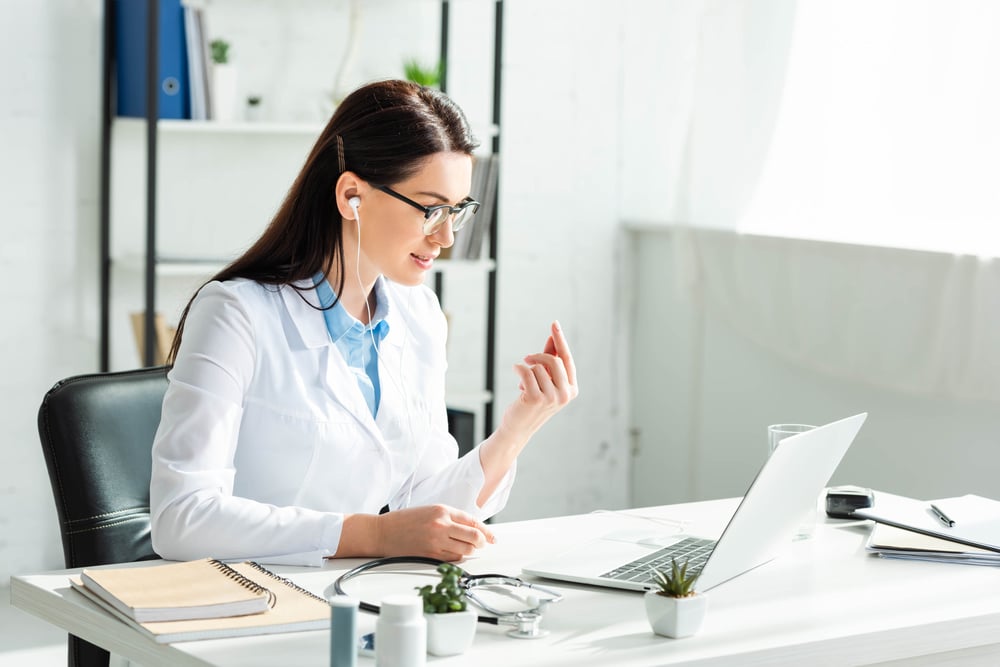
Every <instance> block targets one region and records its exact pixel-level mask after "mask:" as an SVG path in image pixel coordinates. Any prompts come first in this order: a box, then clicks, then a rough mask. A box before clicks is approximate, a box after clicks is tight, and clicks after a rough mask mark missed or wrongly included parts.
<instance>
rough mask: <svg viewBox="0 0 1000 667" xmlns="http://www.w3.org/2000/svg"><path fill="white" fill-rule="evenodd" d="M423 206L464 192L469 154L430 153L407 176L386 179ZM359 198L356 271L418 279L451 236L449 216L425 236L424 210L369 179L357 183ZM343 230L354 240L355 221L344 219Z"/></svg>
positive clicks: (407, 281)
mask: <svg viewBox="0 0 1000 667" xmlns="http://www.w3.org/2000/svg"><path fill="white" fill-rule="evenodd" d="M388 185H390V186H391V188H392V189H393V190H394V191H396V192H398V193H399V194H401V195H403V196H405V197H408V198H410V199H412V200H413V201H415V202H417V203H418V204H421V205H423V206H436V205H439V204H449V205H452V206H454V205H456V204H459V203H461V202H462V201H463V200H465V198H466V197H468V196H469V188H470V187H471V185H472V158H471V157H470V156H468V155H466V154H465V153H435V154H434V155H432V156H431V157H429V158H428V159H427V160H426V161H425V162H424V164H423V165H422V166H421V168H420V169H419V170H418V171H417V172H416V173H415V174H414V175H413V176H411V177H410V178H407V179H406V180H403V181H400V182H398V183H392V184H388ZM358 196H359V197H360V199H361V204H360V206H359V207H358V217H359V218H360V220H361V223H360V228H361V257H360V260H361V265H360V269H361V274H362V276H363V278H364V280H365V281H366V282H367V281H368V280H372V281H374V279H375V276H377V275H378V274H382V275H384V276H385V277H386V278H388V279H389V280H392V281H393V282H397V283H401V284H403V285H419V284H420V283H422V282H423V280H424V276H425V274H426V272H427V271H429V270H430V269H431V267H432V266H433V263H434V258H436V257H437V256H438V255H439V254H440V253H441V249H442V248H448V247H451V245H452V243H454V242H455V235H454V233H453V232H452V229H451V224H450V222H449V223H447V224H443V225H441V226H440V228H439V229H438V230H437V231H436V232H434V233H433V234H431V235H430V236H427V235H425V234H424V231H423V224H424V214H423V213H422V212H421V211H419V210H418V209H416V208H414V207H413V206H411V205H409V204H407V203H406V202H404V201H401V200H399V199H397V198H395V197H393V196H392V195H389V194H386V193H385V192H382V191H380V190H378V189H376V188H374V187H371V185H370V184H363V185H360V186H359V190H358ZM344 233H345V235H351V236H354V237H355V239H354V241H355V242H357V238H356V236H357V225H356V224H352V223H351V222H345V226H344Z"/></svg>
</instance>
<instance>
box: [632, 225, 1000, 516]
mask: <svg viewBox="0 0 1000 667" xmlns="http://www.w3.org/2000/svg"><path fill="white" fill-rule="evenodd" d="M708 237H710V238H703V239H702V242H703V244H704V246H706V247H705V249H704V250H705V252H712V251H715V250H718V249H720V248H724V249H725V251H726V253H727V254H726V256H727V257H736V256H737V253H736V252H735V251H734V248H739V249H740V250H741V251H742V252H745V253H757V254H760V253H762V252H769V251H771V250H777V251H778V252H780V253H781V254H782V255H783V256H784V257H788V258H793V261H794V258H796V257H801V256H803V255H806V256H808V257H809V258H810V261H811V263H812V265H813V267H814V269H815V271H812V272H810V271H806V272H801V273H797V274H796V278H797V280H798V281H800V282H801V283H803V284H800V285H798V286H797V288H798V289H801V290H802V291H804V292H805V293H813V294H818V295H823V294H828V293H830V292H831V291H836V290H831V289H830V285H831V284H835V285H841V286H844V287H842V288H837V289H845V290H848V291H850V290H853V289H855V288H857V289H859V290H860V291H859V292H858V293H857V294H856V296H855V299H854V301H855V305H856V306H859V308H855V309H850V310H851V312H846V311H845V310H842V309H839V308H836V307H833V306H831V307H830V309H829V310H828V312H827V314H826V319H824V320H821V322H823V323H825V325H826V326H827V327H828V328H829V330H830V332H831V333H832V334H834V335H835V336H838V337H845V336H846V337H850V338H851V339H852V340H851V342H852V343H853V344H855V345H862V346H866V347H868V349H882V350H885V356H889V355H891V354H893V353H894V351H895V350H896V349H898V348H900V347H903V348H904V349H906V348H908V347H909V345H910V344H911V343H912V340H911V339H910V338H908V337H907V336H905V335H903V336H899V335H897V333H896V332H895V331H894V330H893V329H892V327H890V326H880V327H869V328H868V329H867V331H863V332H862V334H861V335H860V337H859V338H857V339H856V340H855V339H854V335H855V334H856V333H857V332H856V331H852V328H851V322H850V321H849V320H851V319H854V317H853V316H856V314H857V313H858V312H863V311H864V305H865V304H866V303H870V302H871V301H878V302H883V303H884V304H886V305H885V307H886V308H888V309H890V314H889V317H888V319H890V320H892V319H896V318H898V319H899V320H900V321H902V322H910V321H911V320H910V317H909V315H910V313H911V312H912V311H913V310H914V309H915V308H919V305H918V306H915V305H914V304H919V303H920V302H921V301H922V300H923V298H924V297H925V296H926V297H929V298H927V301H928V302H933V301H935V299H934V298H933V296H931V295H928V294H926V293H924V292H920V291H916V290H914V289H913V287H911V286H909V285H908V284H907V283H908V282H913V281H906V280H892V279H887V277H899V276H907V275H908V274H910V273H911V270H912V269H914V268H916V269H918V270H919V267H921V266H923V267H925V270H926V271H927V272H931V271H934V270H936V268H937V267H938V266H940V265H941V263H942V260H944V261H947V260H948V259H949V258H948V257H946V256H935V254H933V253H918V252H915V251H899V250H890V249H878V248H862V247H851V246H843V245H838V244H832V243H825V244H824V243H815V242H804V241H797V240H794V239H758V240H755V239H754V238H752V237H751V238H746V237H744V238H742V239H740V238H738V237H737V236H736V235H733V234H730V233H727V232H709V233H708ZM630 247H631V252H630V254H629V256H630V257H631V258H632V260H633V279H634V291H633V294H634V297H635V303H636V304H642V305H641V307H640V306H638V305H637V307H636V308H635V318H634V320H633V323H634V327H635V328H634V330H633V332H632V341H633V349H634V350H635V354H634V355H633V357H632V359H631V362H630V370H631V378H632V380H631V383H632V393H633V396H634V401H633V404H632V405H633V413H632V420H633V421H632V424H633V426H634V428H635V429H636V432H637V436H636V438H635V445H636V447H637V451H638V455H637V457H636V459H635V465H634V486H633V495H632V501H633V502H634V503H635V504H637V505H651V504H662V503H669V502H676V501H683V500H692V499H706V498H720V497H729V496H733V495H739V494H741V493H742V492H743V491H744V490H745V489H746V486H747V485H748V483H749V481H750V480H751V479H752V478H753V476H754V475H755V473H756V471H757V469H758V468H759V467H760V465H761V464H762V463H763V461H764V458H765V451H766V450H765V447H766V445H765V442H766V431H765V429H766V426H767V425H768V424H773V423H782V422H799V423H809V424H823V423H826V422H829V421H833V420H835V419H839V418H842V417H847V416H850V415H853V414H857V413H859V412H868V413H869V416H868V419H867V421H866V423H865V425H864V426H863V427H862V429H861V432H860V433H859V435H858V437H857V439H856V440H855V442H854V444H853V445H852V447H851V449H850V450H849V451H848V453H847V455H846V456H845V458H844V460H843V462H842V463H841V465H840V467H839V468H838V469H837V472H836V473H835V474H834V477H833V483H836V484H860V485H863V486H869V487H871V488H874V489H881V490H883V491H888V492H892V493H898V494H903V495H910V496H913V497H920V498H939V497H946V496H952V495H962V494H965V493H977V494H980V495H984V496H988V497H996V496H997V495H998V484H997V481H996V480H997V461H998V449H1000V414H998V412H997V409H996V401H995V400H987V399H985V398H983V397H975V396H969V395H963V393H962V392H960V391H956V390H954V389H949V387H948V385H947V383H944V384H941V385H937V386H938V387H943V389H941V388H930V387H925V386H920V385H919V384H918V383H915V382H914V383H909V384H908V385H907V384H900V382H899V380H900V377H901V374H900V373H896V374H882V373H880V372H879V371H878V370H875V369H870V372H868V373H859V369H858V368H857V367H852V366H851V365H850V364H844V365H843V367H841V368H836V367H834V366H832V365H830V364H829V363H825V362H828V361H829V360H827V359H824V358H822V357H818V358H814V359H813V360H811V361H810V360H809V359H808V358H806V359H802V358H800V357H799V355H797V354H796V352H797V351H795V350H787V349H782V347H781V345H780V344H777V345H776V344H775V343H777V342H778V341H776V340H761V339H759V338H758V337H757V336H756V335H754V334H755V332H754V327H753V326H752V323H750V322H748V321H747V319H746V317H745V316H741V314H740V313H739V312H734V310H733V309H732V308H731V307H730V306H729V305H727V304H726V303H723V302H721V301H720V300H719V299H718V298H717V297H716V296H713V290H711V289H701V288H699V287H698V286H695V288H694V289H691V285H690V284H689V283H688V282H687V280H686V279H683V278H682V279H680V280H679V276H683V275H684V273H683V272H681V271H678V262H677V258H678V254H677V252H676V250H677V236H676V233H675V232H672V231H671V230H667V229H662V228H661V229H653V228H649V227H646V228H637V229H635V230H633V233H632V235H631V243H630ZM873 257H874V258H875V259H876V261H874V262H872V261H870V260H871V259H872V258H873ZM956 261H957V258H956ZM765 273H766V272H763V271H762V272H759V273H758V274H757V276H751V275H748V276H747V278H746V280H747V282H748V283H749V284H748V285H744V288H745V289H746V290H747V293H748V294H750V295H752V294H753V293H754V291H755V290H759V289H762V288H761V287H760V286H759V285H758V284H757V282H758V281H757V278H758V277H760V276H763V275H764V274H765ZM760 284H761V285H763V284H766V279H765V280H761V281H760ZM989 284H991V285H993V286H994V287H995V283H993V282H992V281H991V282H990V283H989ZM994 291H995V290H994ZM873 295H874V296H873ZM751 298H753V297H751ZM758 298H759V302H761V303H767V297H766V296H765V295H763V294H761V295H759V297H758ZM793 305H794V304H793V303H792V302H789V306H790V307H789V309H788V310H787V311H785V314H786V316H787V317H788V321H787V322H785V324H786V325H787V326H794V323H795V320H796V318H801V317H810V318H815V317H823V314H822V311H823V308H822V304H817V305H819V306H820V307H819V308H818V313H819V314H817V312H804V311H803V310H801V309H798V308H794V307H792V306H793ZM762 312H763V313H765V314H764V315H763V316H764V317H768V316H769V314H770V312H771V311H768V310H763V311H762ZM878 319H879V317H878V316H872V317H871V318H869V319H868V320H867V321H869V322H873V321H877V320H878ZM923 333H924V332H921V331H920V330H919V329H917V328H914V329H913V330H912V331H911V334H912V336H920V335H922V334H923ZM862 352H863V351H860V350H859V349H857V348H856V351H855V354H858V353H862ZM807 356H808V355H807ZM955 356H956V357H961V356H962V355H961V354H960V353H959V354H958V355H955ZM923 361H924V360H923V359H920V358H916V357H914V358H911V364H912V365H914V366H916V365H920V364H922V363H923ZM862 370H863V369H862ZM863 375H867V377H863Z"/></svg>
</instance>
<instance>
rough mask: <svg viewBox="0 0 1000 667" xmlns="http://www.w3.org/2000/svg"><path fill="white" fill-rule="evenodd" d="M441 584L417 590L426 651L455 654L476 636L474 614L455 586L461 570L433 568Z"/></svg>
mask: <svg viewBox="0 0 1000 667" xmlns="http://www.w3.org/2000/svg"><path fill="white" fill-rule="evenodd" d="M437 571H438V573H439V574H440V575H441V581H439V582H438V583H437V585H435V586H431V585H429V584H428V585H427V586H421V587H419V588H418V590H419V594H420V597H422V598H423V600H424V617H425V618H426V619H427V652H428V653H430V654H432V655H439V656H444V655H458V654H459V653H464V652H465V650H466V649H468V648H469V647H470V646H471V645H472V640H473V638H474V637H475V636H476V620H477V619H476V613H475V612H474V611H472V610H471V609H469V608H468V603H467V601H466V599H465V591H463V590H462V588H461V587H460V586H459V585H458V582H459V578H460V577H461V576H462V570H461V568H459V567H458V566H457V565H452V564H451V563H441V564H440V565H438V566H437Z"/></svg>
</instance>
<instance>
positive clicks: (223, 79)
mask: <svg viewBox="0 0 1000 667" xmlns="http://www.w3.org/2000/svg"><path fill="white" fill-rule="evenodd" d="M208 46H209V49H210V51H211V54H212V113H213V117H214V118H215V120H221V121H232V120H234V119H235V117H236V79H237V75H236V65H234V64H233V63H231V62H230V60H229V46H230V44H229V42H227V41H226V40H224V39H213V40H212V41H211V42H210V43H209V45H208Z"/></svg>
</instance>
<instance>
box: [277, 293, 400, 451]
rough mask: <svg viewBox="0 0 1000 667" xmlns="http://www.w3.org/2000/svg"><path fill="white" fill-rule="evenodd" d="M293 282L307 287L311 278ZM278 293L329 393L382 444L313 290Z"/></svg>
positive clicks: (372, 419)
mask: <svg viewBox="0 0 1000 667" xmlns="http://www.w3.org/2000/svg"><path fill="white" fill-rule="evenodd" d="M296 285H297V286H299V287H300V288H301V287H306V288H308V287H310V286H311V285H312V281H309V280H306V281H301V282H299V283H296ZM281 294H282V297H283V298H284V301H285V307H286V308H287V309H288V313H289V315H290V316H291V320H292V322H293V324H294V325H295V328H296V330H297V331H298V333H299V336H301V338H302V342H303V343H304V344H305V346H306V347H307V348H309V349H315V350H316V351H317V352H318V354H317V358H318V359H319V362H320V364H322V366H323V367H322V368H320V369H319V371H320V373H321V375H320V377H322V378H324V380H325V385H326V389H327V391H328V392H329V394H330V396H332V397H333V399H334V400H335V401H336V402H337V403H339V404H340V405H341V406H343V408H344V410H345V412H348V413H350V415H351V416H352V417H353V418H354V419H355V420H356V421H357V422H358V424H359V425H360V426H361V427H362V428H363V429H364V430H365V431H367V432H368V434H369V435H370V436H371V437H372V439H374V440H375V441H376V442H378V443H379V444H381V445H382V446H384V445H385V443H384V442H383V439H382V434H381V433H380V432H379V429H378V427H377V426H376V425H375V419H374V418H373V417H372V415H371V412H369V410H368V404H367V403H366V402H365V398H364V396H362V394H361V390H360V389H359V388H358V384H357V382H356V381H355V379H354V373H353V372H352V371H351V369H350V368H348V366H347V362H346V361H344V357H343V356H342V355H341V354H340V350H338V349H337V346H336V345H334V343H333V341H331V340H330V334H329V332H328V331H327V328H326V320H324V319H323V311H322V310H319V299H318V298H317V296H316V290H315V289H305V290H303V291H301V292H298V291H297V290H294V289H289V288H287V287H286V288H284V289H282V290H281ZM299 294H301V296H299Z"/></svg>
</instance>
